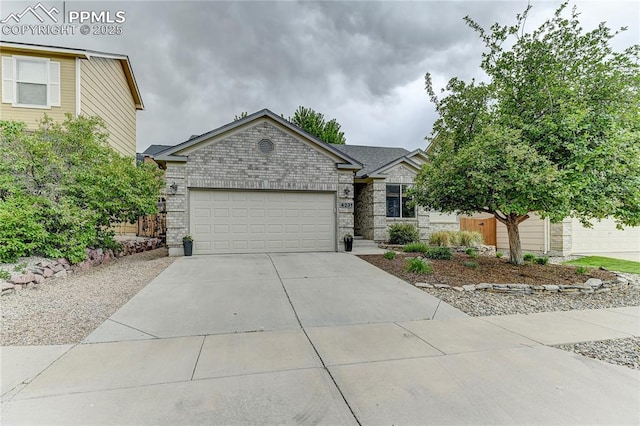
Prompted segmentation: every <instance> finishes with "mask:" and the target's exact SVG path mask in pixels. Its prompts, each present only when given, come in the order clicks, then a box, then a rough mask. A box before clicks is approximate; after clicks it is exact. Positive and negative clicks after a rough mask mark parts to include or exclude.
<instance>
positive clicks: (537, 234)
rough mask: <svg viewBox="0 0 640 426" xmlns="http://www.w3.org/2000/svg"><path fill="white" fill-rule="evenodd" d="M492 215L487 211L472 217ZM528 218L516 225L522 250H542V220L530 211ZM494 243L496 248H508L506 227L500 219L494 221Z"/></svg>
mask: <svg viewBox="0 0 640 426" xmlns="http://www.w3.org/2000/svg"><path fill="white" fill-rule="evenodd" d="M492 216H493V215H490V214H487V213H477V214H474V215H473V216H470V217H473V218H476V219H481V218H485V217H492ZM529 216H531V217H530V218H529V219H527V220H525V221H524V222H522V223H521V224H520V226H519V227H518V228H519V230H520V243H521V244H522V251H524V252H527V251H532V252H539V253H542V252H544V233H545V229H544V220H543V219H541V218H540V216H538V215H537V214H535V213H530V214H529ZM496 222H497V223H496V245H497V249H498V250H509V236H508V234H507V227H506V226H504V225H503V224H502V222H500V221H496Z"/></svg>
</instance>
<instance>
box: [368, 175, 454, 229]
mask: <svg viewBox="0 0 640 426" xmlns="http://www.w3.org/2000/svg"><path fill="white" fill-rule="evenodd" d="M385 176H386V177H385V178H375V179H371V180H370V181H369V182H368V183H366V184H363V185H364V186H363V187H360V188H359V191H358V193H357V198H356V203H355V205H356V210H355V216H356V218H355V220H356V229H357V230H358V231H359V233H360V234H361V235H362V236H363V237H364V238H366V239H371V240H375V241H387V240H388V239H389V226H391V225H393V224H394V223H411V224H413V225H415V226H416V227H417V228H418V231H419V232H420V239H422V240H427V239H429V236H430V235H431V234H432V233H433V232H436V231H442V230H451V231H457V230H458V229H459V223H458V222H455V223H452V222H442V223H439V222H435V221H433V220H432V216H431V214H430V212H429V211H428V210H425V209H424V208H422V207H420V206H416V217H415V218H390V217H387V184H412V183H413V182H414V179H415V176H416V171H415V170H414V169H413V168H410V167H407V166H405V165H403V164H399V165H397V166H395V167H393V168H392V169H390V170H389V171H388V172H386V173H385Z"/></svg>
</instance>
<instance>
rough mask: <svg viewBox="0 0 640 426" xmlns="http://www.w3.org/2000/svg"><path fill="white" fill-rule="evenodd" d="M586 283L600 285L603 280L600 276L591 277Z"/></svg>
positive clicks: (591, 285) (593, 285)
mask: <svg viewBox="0 0 640 426" xmlns="http://www.w3.org/2000/svg"><path fill="white" fill-rule="evenodd" d="M584 285H585V286H589V287H600V286H601V285H602V280H601V279H599V278H589V279H588V280H587V281H585V282H584Z"/></svg>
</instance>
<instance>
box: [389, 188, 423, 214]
mask: <svg viewBox="0 0 640 426" xmlns="http://www.w3.org/2000/svg"><path fill="white" fill-rule="evenodd" d="M410 186H411V185H401V184H387V217H406V218H415V217H416V208H415V206H413V205H411V201H412V200H411V197H410V196H409V195H407V190H408V189H409V187H410Z"/></svg>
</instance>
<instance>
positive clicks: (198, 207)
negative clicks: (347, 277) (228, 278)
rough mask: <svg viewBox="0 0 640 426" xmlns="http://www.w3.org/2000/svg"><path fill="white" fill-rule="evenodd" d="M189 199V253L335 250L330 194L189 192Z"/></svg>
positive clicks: (333, 198)
mask: <svg viewBox="0 0 640 426" xmlns="http://www.w3.org/2000/svg"><path fill="white" fill-rule="evenodd" d="M189 200H190V201H189V202H190V204H191V207H190V212H191V215H190V220H191V226H190V227H191V230H192V231H191V233H192V235H193V237H194V240H195V241H196V243H195V244H194V253H195V254H208V253H234V252H235V253H250V252H265V251H275V252H277V251H299V250H304V251H334V250H335V195H334V194H332V193H296V192H270V191H244V192H243V191H206V190H191V192H190V197H189ZM198 242H200V244H198Z"/></svg>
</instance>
